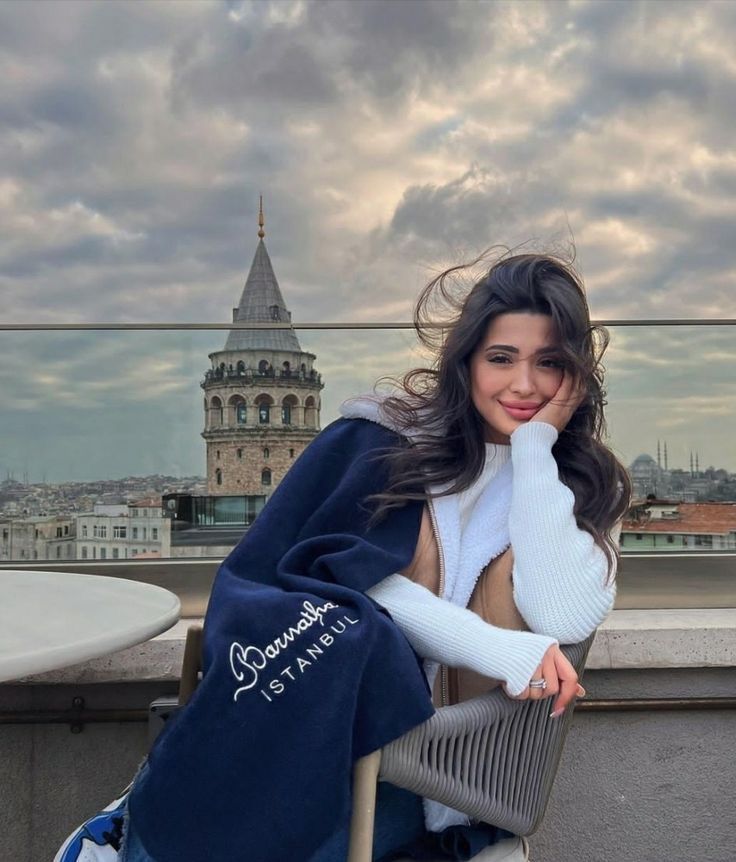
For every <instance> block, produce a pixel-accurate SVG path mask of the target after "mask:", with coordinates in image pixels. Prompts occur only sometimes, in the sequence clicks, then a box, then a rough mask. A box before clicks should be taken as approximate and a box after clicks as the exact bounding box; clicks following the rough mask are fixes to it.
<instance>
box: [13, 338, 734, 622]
mask: <svg viewBox="0 0 736 862" xmlns="http://www.w3.org/2000/svg"><path fill="white" fill-rule="evenodd" d="M275 326H277V325H275ZM231 329H232V325H204V326H189V325H161V326H155V327H129V326H118V327H115V326H112V325H103V324H100V325H98V327H93V326H81V325H80V326H76V327H72V326H69V327H66V328H65V327H47V328H33V327H27V328H22V329H21V328H18V327H5V328H4V329H1V328H0V415H1V416H2V426H1V428H0V565H1V566H4V567H6V568H7V567H12V566H13V565H15V566H16V567H17V566H20V565H22V566H34V567H38V568H49V567H52V566H56V565H58V566H65V567H66V566H76V567H82V568H84V569H87V568H94V569H95V570H99V569H105V570H106V571H107V570H108V569H109V570H110V571H114V570H116V569H117V568H124V569H125V571H126V572H128V571H129V570H130V568H131V566H138V567H139V568H140V569H141V571H142V568H143V567H147V568H148V569H150V570H151V571H153V570H155V569H157V568H158V569H159V570H160V571H163V568H162V567H164V566H165V568H166V572H167V577H170V576H171V575H170V572H171V561H174V560H176V561H179V562H181V563H182V564H184V563H185V562H186V563H187V564H188V568H187V570H188V572H189V573H190V575H192V576H193V577H194V578H195V579H196V578H197V577H209V576H210V575H209V573H211V571H212V570H213V565H210V566H209V567H207V566H204V563H203V562H200V564H198V565H195V566H193V567H192V565H191V561H192V560H199V561H204V560H217V559H221V558H222V556H224V555H225V554H226V553H227V551H228V549H229V548H231V547H232V546H233V545H234V544H235V543H236V542H237V541H238V539H239V537H240V536H241V535H242V534H243V532H244V531H245V530H246V529H247V528H248V526H249V525H250V524H251V523H252V522H253V520H254V518H255V517H256V516H257V514H258V512H259V511H260V509H261V508H262V506H263V504H264V502H265V501H266V499H267V498H268V496H269V494H270V493H272V491H273V489H274V488H275V487H276V485H277V484H278V481H279V480H280V479H281V478H282V476H283V475H284V473H285V472H286V470H288V468H289V466H290V464H291V463H292V462H293V460H294V459H295V458H296V457H298V455H299V453H300V452H301V451H302V449H303V448H304V446H305V445H306V444H307V443H308V441H309V439H310V438H311V437H312V436H313V435H314V433H316V429H317V427H319V426H321V427H324V426H325V425H327V424H328V423H329V422H331V421H332V420H333V419H335V418H336V417H337V416H338V415H339V406H340V404H341V402H342V401H344V400H345V399H347V398H349V397H351V396H354V395H355V394H358V393H361V392H367V391H370V390H371V389H372V387H373V385H374V384H375V382H376V380H377V379H379V378H380V377H382V376H383V375H391V376H394V377H396V376H400V375H401V374H402V373H403V372H405V371H407V370H408V369H410V368H412V367H414V366H416V365H421V364H423V363H424V362H425V361H426V356H425V355H423V353H422V350H420V349H419V347H418V346H417V344H416V340H415V336H414V333H413V331H412V330H411V327H410V326H409V325H408V324H395V325H392V326H391V327H388V326H387V325H381V324H376V325H370V324H352V325H351V324H341V325H330V324H324V325H317V324H312V325H304V326H296V327H295V330H296V333H297V336H298V338H299V341H300V344H301V348H302V350H303V351H304V354H305V355H303V356H302V357H295V356H294V355H289V356H287V355H286V354H282V353H279V352H278V351H276V352H274V351H266V350H264V351H262V353H263V355H260V354H259V355H258V356H256V355H252V354H248V355H245V354H244V355H239V356H236V355H232V356H227V355H225V356H222V351H223V348H224V344H225V340H226V338H227V333H228V331H230V330H231ZM609 331H610V333H611V344H610V347H609V350H608V353H607V355H606V359H605V365H606V368H607V376H606V382H607V388H608V401H609V405H608V408H607V418H608V430H609V435H610V440H609V442H610V445H611V446H612V448H613V449H614V451H615V452H616V453H617V455H618V456H619V457H620V459H621V460H622V461H623V462H624V463H625V464H626V465H627V466H629V467H630V474H631V477H632V481H633V483H634V488H635V497H636V501H637V502H638V505H637V506H635V507H633V508H632V510H631V513H630V515H631V517H630V518H629V520H628V521H627V522H626V524H625V526H624V531H623V534H622V552H623V554H624V557H625V561H624V565H623V566H622V571H621V579H620V588H619V606H633V607H636V606H651V605H662V606H667V603H668V602H672V603H674V605H675V606H682V605H683V603H685V604H692V603H693V602H694V601H695V600H696V599H697V604H698V605H699V606H703V605H706V606H707V605H715V606H722V605H728V606H732V605H734V604H736V445H735V444H734V443H733V441H734V439H736V397H735V395H736V393H734V383H733V367H734V359H736V326H735V325H734V323H733V322H731V321H729V322H726V323H722V322H716V321H699V322H688V323H682V322H677V321H656V322H647V323H646V324H644V323H642V322H638V321H637V322H623V321H616V322H612V323H609ZM210 354H218V355H217V356H215V357H213V359H210V358H209V356H210ZM306 354H313V355H314V356H315V357H316V358H315V359H314V360H312V359H311V357H309V356H308V355H306ZM202 384H205V385H204V388H203V386H202ZM203 435H204V439H203ZM648 498H649V499H648ZM704 560H705V561H707V566H706V565H705V563H704V562H703V561H704ZM167 561H169V562H167ZM182 571H183V569H182ZM195 572H196V573H197V574H194V573H195ZM202 572H207V573H208V574H207V575H203V574H202Z"/></svg>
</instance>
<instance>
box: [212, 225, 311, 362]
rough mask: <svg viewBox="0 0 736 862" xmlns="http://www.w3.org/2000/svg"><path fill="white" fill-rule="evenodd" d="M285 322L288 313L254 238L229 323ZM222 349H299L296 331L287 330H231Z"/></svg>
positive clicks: (267, 260) (260, 243)
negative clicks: (242, 282)
mask: <svg viewBox="0 0 736 862" xmlns="http://www.w3.org/2000/svg"><path fill="white" fill-rule="evenodd" d="M237 321H243V322H245V321H247V322H249V323H278V322H281V323H289V322H290V321H291V312H290V311H289V310H288V309H287V307H286V303H285V302H284V297H283V296H282V295H281V290H280V288H279V283H278V281H277V280H276V275H275V273H274V271H273V266H272V265H271V258H270V257H269V256H268V252H267V251H266V245H265V243H264V242H263V239H262V238H261V239H259V240H258V246H257V247H256V253H255V255H254V257H253V263H252V264H251V266H250V272H249V273H248V278H247V279H246V281H245V287H244V288H243V293H242V295H241V297H240V302H239V303H238V307H237V308H236V309H235V310H234V312H233V322H237ZM225 350H293V351H296V352H298V353H300V352H301V347H300V345H299V340H298V339H297V337H296V333H295V332H294V331H293V330H289V329H260V330H257V329H256V330H247V329H233V330H232V331H231V332H230V333H229V334H228V337H227V341H226V342H225Z"/></svg>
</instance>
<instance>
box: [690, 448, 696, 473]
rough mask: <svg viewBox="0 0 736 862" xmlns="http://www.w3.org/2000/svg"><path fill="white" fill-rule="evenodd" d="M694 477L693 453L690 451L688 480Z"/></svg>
mask: <svg viewBox="0 0 736 862" xmlns="http://www.w3.org/2000/svg"><path fill="white" fill-rule="evenodd" d="M694 475H695V472H694V470H693V453H692V451H691V452H690V478H691V479H692V477H693V476H694Z"/></svg>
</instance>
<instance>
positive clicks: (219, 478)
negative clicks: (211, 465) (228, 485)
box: [215, 467, 222, 485]
mask: <svg viewBox="0 0 736 862" xmlns="http://www.w3.org/2000/svg"><path fill="white" fill-rule="evenodd" d="M215 482H217V484H218V485H222V470H220V468H219V467H218V468H217V470H215Z"/></svg>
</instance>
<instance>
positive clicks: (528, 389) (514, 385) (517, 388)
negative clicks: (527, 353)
mask: <svg viewBox="0 0 736 862" xmlns="http://www.w3.org/2000/svg"><path fill="white" fill-rule="evenodd" d="M509 388H510V389H511V391H512V392H513V393H514V394H516V395H520V396H522V397H523V396H529V395H531V394H532V393H533V392H534V391H535V389H536V381H535V378H534V369H533V368H532V366H531V364H530V363H529V362H517V363H516V366H515V368H514V375H513V378H512V380H511V383H510V386H509Z"/></svg>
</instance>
